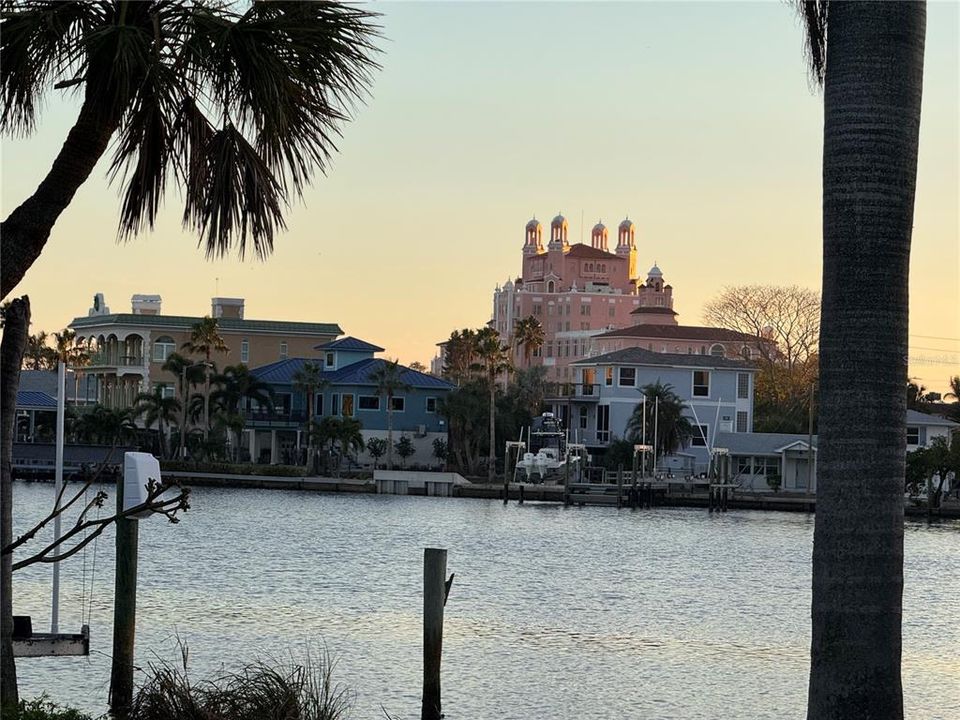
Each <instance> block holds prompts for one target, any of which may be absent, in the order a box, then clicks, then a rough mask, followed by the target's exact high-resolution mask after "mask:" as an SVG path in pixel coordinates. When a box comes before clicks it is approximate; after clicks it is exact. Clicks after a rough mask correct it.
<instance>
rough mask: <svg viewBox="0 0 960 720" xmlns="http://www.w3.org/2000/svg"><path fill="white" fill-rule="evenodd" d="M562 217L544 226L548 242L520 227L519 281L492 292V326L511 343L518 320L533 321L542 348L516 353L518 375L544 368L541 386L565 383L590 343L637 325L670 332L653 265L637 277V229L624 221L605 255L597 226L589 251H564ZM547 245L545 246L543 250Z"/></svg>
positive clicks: (663, 291)
mask: <svg viewBox="0 0 960 720" xmlns="http://www.w3.org/2000/svg"><path fill="white" fill-rule="evenodd" d="M567 233H568V226H567V221H566V219H565V218H564V217H563V216H562V215H558V216H557V217H555V218H554V219H553V220H552V221H551V223H550V233H549V237H547V238H544V237H543V228H542V226H541V225H540V223H539V222H538V221H537V220H536V219H534V220H531V221H530V222H528V223H527V225H526V229H525V236H524V244H523V260H522V274H521V276H520V277H519V278H517V279H516V280H508V281H507V282H506V283H505V284H504V285H503V286H502V287H497V289H496V290H495V291H494V298H493V320H492V325H493V327H494V328H496V330H497V331H498V332H499V333H500V335H501V336H502V337H503V338H504V339H505V340H508V341H510V342H512V335H513V328H514V325H515V323H516V321H517V320H519V319H521V318H525V317H528V316H533V317H535V318H537V320H539V321H540V324H541V325H542V326H543V331H544V344H543V347H542V348H541V349H540V350H539V351H537V352H536V353H535V354H534V356H533V357H531V358H529V360H528V359H527V358H526V357H525V356H524V355H525V354H524V351H523V349H521V348H517V357H516V364H517V367H525V366H526V365H527V364H528V362H529V364H532V365H543V366H545V367H547V368H548V374H547V378H548V379H549V380H556V381H570V380H572V379H573V372H572V370H571V368H570V367H569V364H570V363H571V362H574V361H576V360H579V359H581V358H583V357H585V356H587V355H588V354H590V348H591V338H592V337H593V336H595V335H598V334H600V333H603V332H605V331H608V330H612V329H615V328H624V327H629V326H632V325H637V324H640V323H644V324H655V325H667V326H669V325H676V324H677V320H676V313H675V312H674V310H673V288H672V287H671V286H670V285H667V284H665V283H664V280H663V273H662V272H661V271H660V269H659V268H658V267H657V266H656V265H654V266H653V267H652V268H651V269H650V271H649V272H648V273H647V276H646V279H643V278H640V277H638V275H637V244H636V228H635V226H634V224H633V222H632V221H630V220H629V219H626V220H624V221H623V222H621V223H620V225H619V227H618V228H617V237H616V245H615V246H614V248H613V249H612V251H611V248H610V241H611V239H610V238H609V237H608V231H607V228H606V227H605V226H604V225H603V224H602V223H597V225H595V226H594V228H593V230H592V231H591V233H590V244H589V245H586V244H583V243H575V244H573V245H571V244H570V243H569V241H568V237H567ZM544 240H546V241H547V242H546V245H544Z"/></svg>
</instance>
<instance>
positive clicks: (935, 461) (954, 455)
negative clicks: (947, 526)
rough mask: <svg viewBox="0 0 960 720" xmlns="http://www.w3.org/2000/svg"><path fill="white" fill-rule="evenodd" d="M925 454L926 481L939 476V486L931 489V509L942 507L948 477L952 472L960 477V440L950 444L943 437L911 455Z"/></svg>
mask: <svg viewBox="0 0 960 720" xmlns="http://www.w3.org/2000/svg"><path fill="white" fill-rule="evenodd" d="M919 452H923V464H924V468H925V471H926V472H925V479H927V478H929V479H930V480H931V481H932V480H933V476H934V475H936V476H937V484H936V485H935V486H932V487H931V490H932V494H933V496H932V497H928V498H927V502H928V503H929V507H931V508H938V507H940V501H941V498H943V485H944V483H945V482H946V481H947V475H949V474H950V473H951V472H953V473H954V477H960V440H954V442H952V443H951V442H950V441H949V440H948V439H947V438H945V437H943V436H938V437H935V438H933V439H932V440H931V441H930V444H929V446H928V447H926V448H921V449H920V450H916V451H915V452H913V453H910V454H911V455H916V454H917V453H919Z"/></svg>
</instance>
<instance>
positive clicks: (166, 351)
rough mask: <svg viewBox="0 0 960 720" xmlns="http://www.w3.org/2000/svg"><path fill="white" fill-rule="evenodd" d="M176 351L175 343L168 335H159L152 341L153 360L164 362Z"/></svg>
mask: <svg viewBox="0 0 960 720" xmlns="http://www.w3.org/2000/svg"><path fill="white" fill-rule="evenodd" d="M176 351H177V344H176V343H175V342H174V341H173V338H172V337H170V336H169V335H161V336H160V337H158V338H157V339H156V340H154V342H153V361H154V362H166V361H167V358H168V357H170V356H171V355H172V354H173V353H175V352H176Z"/></svg>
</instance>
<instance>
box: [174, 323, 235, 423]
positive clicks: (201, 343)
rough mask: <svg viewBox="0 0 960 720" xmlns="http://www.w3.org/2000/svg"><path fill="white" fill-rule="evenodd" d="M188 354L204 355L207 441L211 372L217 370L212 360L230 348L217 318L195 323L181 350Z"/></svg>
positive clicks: (204, 408) (204, 416)
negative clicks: (221, 332) (216, 353)
mask: <svg viewBox="0 0 960 720" xmlns="http://www.w3.org/2000/svg"><path fill="white" fill-rule="evenodd" d="M180 349H181V350H186V351H187V352H188V353H193V354H195V355H203V356H204V358H205V360H204V365H205V370H204V374H203V437H204V439H206V437H207V433H208V432H209V430H210V372H211V371H213V370H215V369H216V368H215V366H214V364H213V362H212V361H211V360H210V358H211V356H212V355H213V353H214V352H222V353H229V352H230V348H229V347H227V343H226V342H225V341H224V339H223V336H222V335H221V334H220V324H219V323H218V322H217V319H216V318H212V317H209V316H208V317H205V318H203V320H201V321H200V322H197V323H194V325H193V327H192V328H191V329H190V339H189V340H187V341H186V342H185V343H184V344H183V345H182V346H181V348H180Z"/></svg>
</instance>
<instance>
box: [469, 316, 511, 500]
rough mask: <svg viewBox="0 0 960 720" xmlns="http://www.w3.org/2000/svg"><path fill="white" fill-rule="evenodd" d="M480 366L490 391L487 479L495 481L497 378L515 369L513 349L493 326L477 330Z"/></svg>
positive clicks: (491, 481)
mask: <svg viewBox="0 0 960 720" xmlns="http://www.w3.org/2000/svg"><path fill="white" fill-rule="evenodd" d="M477 356H478V358H479V361H480V362H479V363H477V365H478V368H479V369H481V370H482V371H483V375H484V378H485V380H486V383H487V389H488V391H489V393H490V434H489V438H490V448H489V452H488V456H487V481H488V482H490V483H493V481H494V476H495V475H496V470H497V441H496V418H497V379H498V378H499V377H500V376H501V375H502V374H503V373H505V372H509V371H510V370H511V369H513V364H512V362H511V357H510V356H511V351H510V347H509V346H507V345H502V344H501V343H500V333H498V332H497V331H496V330H494V329H493V328H491V327H485V328H483V329H482V330H480V331H479V332H477Z"/></svg>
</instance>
